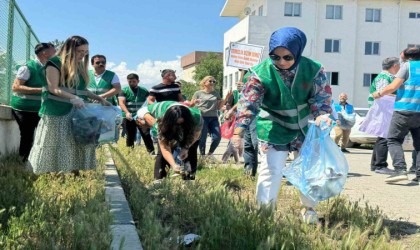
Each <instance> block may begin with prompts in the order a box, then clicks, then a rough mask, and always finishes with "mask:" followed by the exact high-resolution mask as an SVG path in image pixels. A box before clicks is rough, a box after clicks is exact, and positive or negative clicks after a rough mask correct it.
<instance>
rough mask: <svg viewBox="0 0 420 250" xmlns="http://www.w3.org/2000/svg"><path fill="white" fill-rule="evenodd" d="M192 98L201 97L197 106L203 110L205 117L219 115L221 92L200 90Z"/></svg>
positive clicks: (202, 113)
mask: <svg viewBox="0 0 420 250" xmlns="http://www.w3.org/2000/svg"><path fill="white" fill-rule="evenodd" d="M192 99H194V100H195V99H200V102H199V103H197V104H195V106H196V107H197V108H198V109H199V110H200V111H201V115H202V116H203V117H217V116H218V115H217V111H218V110H219V104H220V100H221V99H222V98H221V97H220V94H219V92H217V91H216V90H214V91H212V92H210V93H207V92H205V91H204V90H199V91H197V92H195V93H194V95H193V97H192Z"/></svg>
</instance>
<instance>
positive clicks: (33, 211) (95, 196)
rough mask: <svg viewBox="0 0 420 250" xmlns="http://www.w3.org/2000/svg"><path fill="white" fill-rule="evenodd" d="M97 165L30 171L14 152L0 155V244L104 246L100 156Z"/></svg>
mask: <svg viewBox="0 0 420 250" xmlns="http://www.w3.org/2000/svg"><path fill="white" fill-rule="evenodd" d="M103 155H104V154H103V152H102V150H101V149H98V169H97V170H94V171H81V172H80V176H77V177H75V176H74V175H73V174H65V175H59V174H43V175H39V176H37V175H34V174H32V173H29V172H27V171H25V169H24V164H23V163H22V162H21V161H20V160H19V159H18V157H17V156H16V155H14V156H9V157H3V158H2V159H1V160H0V249H109V246H110V244H111V240H112V238H111V230H110V226H109V225H110V224H111V222H112V217H111V214H110V212H109V208H108V205H107V204H106V202H105V176H104V173H103V166H104V162H105V157H104V156H103Z"/></svg>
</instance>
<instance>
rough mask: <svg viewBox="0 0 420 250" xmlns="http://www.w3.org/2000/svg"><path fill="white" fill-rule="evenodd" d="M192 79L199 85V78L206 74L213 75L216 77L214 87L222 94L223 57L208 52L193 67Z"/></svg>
mask: <svg viewBox="0 0 420 250" xmlns="http://www.w3.org/2000/svg"><path fill="white" fill-rule="evenodd" d="M194 73H195V75H194V80H195V81H196V82H197V85H199V83H200V81H201V79H203V78H204V77H206V76H213V77H214V78H215V79H216V81H217V82H216V86H215V89H216V90H218V91H220V94H222V89H223V88H222V87H223V86H222V85H223V58H221V57H220V56H219V55H218V54H216V53H212V52H210V53H208V54H207V55H206V56H205V57H203V58H202V59H201V61H200V64H198V65H197V66H196V67H195V71H194Z"/></svg>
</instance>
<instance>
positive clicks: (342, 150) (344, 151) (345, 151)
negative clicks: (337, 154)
mask: <svg viewBox="0 0 420 250" xmlns="http://www.w3.org/2000/svg"><path fill="white" fill-rule="evenodd" d="M341 152H343V153H350V151H348V150H347V149H345V148H342V149H341Z"/></svg>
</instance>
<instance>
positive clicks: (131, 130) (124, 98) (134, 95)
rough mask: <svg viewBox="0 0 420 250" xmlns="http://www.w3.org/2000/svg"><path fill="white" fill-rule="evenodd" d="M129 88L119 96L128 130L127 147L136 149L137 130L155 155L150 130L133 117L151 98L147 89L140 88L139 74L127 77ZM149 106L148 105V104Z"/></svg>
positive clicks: (123, 90) (124, 122) (149, 150)
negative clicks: (141, 125) (138, 123)
mask: <svg viewBox="0 0 420 250" xmlns="http://www.w3.org/2000/svg"><path fill="white" fill-rule="evenodd" d="M127 82H128V85H129V86H127V87H124V88H123V89H122V91H121V93H120V94H119V95H118V101H119V104H120V107H121V109H122V111H123V117H124V120H123V124H124V125H123V126H125V129H126V133H127V136H126V146H127V147H134V141H135V139H136V134H137V130H138V131H139V132H140V135H141V137H142V138H143V141H144V144H145V146H146V149H147V152H149V154H152V155H154V154H155V147H154V145H153V140H152V137H151V136H150V128H142V127H140V126H139V125H137V123H136V121H135V120H134V119H133V117H134V116H135V115H136V113H137V110H139V109H140V108H141V107H142V106H143V104H144V103H145V102H147V97H148V96H149V91H148V90H147V89H146V88H143V87H141V86H139V83H140V80H139V76H138V75H137V74H134V73H131V74H129V75H128V76H127ZM146 105H147V104H146Z"/></svg>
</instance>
